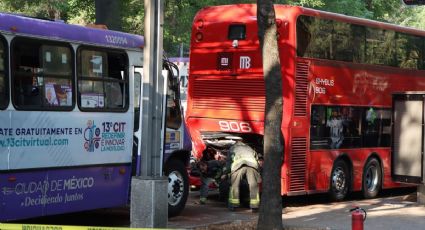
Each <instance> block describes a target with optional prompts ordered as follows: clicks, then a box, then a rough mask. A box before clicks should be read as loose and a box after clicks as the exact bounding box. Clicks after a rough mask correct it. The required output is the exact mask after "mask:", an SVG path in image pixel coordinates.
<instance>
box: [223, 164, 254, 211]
mask: <svg viewBox="0 0 425 230" xmlns="http://www.w3.org/2000/svg"><path fill="white" fill-rule="evenodd" d="M244 176H246V179H247V180H248V184H249V197H250V200H249V206H250V207H251V208H258V207H259V205H260V195H259V191H258V183H259V182H260V181H261V179H260V174H259V173H258V171H257V170H256V169H254V168H251V167H247V166H244V167H242V168H240V169H238V170H236V171H235V172H232V173H231V176H230V192H229V206H231V207H239V205H240V201H239V187H240V184H241V181H242V179H243V177H244Z"/></svg>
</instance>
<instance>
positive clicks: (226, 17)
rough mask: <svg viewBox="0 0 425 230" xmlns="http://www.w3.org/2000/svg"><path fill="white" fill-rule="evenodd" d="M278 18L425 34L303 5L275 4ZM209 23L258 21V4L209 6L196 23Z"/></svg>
mask: <svg viewBox="0 0 425 230" xmlns="http://www.w3.org/2000/svg"><path fill="white" fill-rule="evenodd" d="M274 7H275V11H276V19H281V20H282V19H283V20H288V19H289V18H291V17H294V16H295V17H297V16H298V15H300V14H303V15H309V16H315V17H321V18H327V19H333V20H338V21H343V22H349V23H353V24H358V25H364V26H370V27H377V28H381V29H387V30H394V31H398V32H404V33H409V34H415V35H418V36H425V31H423V30H419V29H416V28H412V27H405V26H399V25H396V24H391V23H386V22H380V21H375V20H370V19H364V18H358V17H353V16H347V15H343V14H338V13H332V12H326V11H321V10H316V9H311V8H305V7H301V6H290V5H281V4H275V5H274ZM205 19H207V21H208V22H209V23H221V22H225V23H238V22H239V23H240V22H242V23H244V22H245V23H246V22H256V21H257V5H256V4H233V5H221V6H208V7H205V8H203V9H201V10H200V11H198V13H197V14H196V15H195V18H194V25H193V26H195V27H196V26H198V25H197V22H198V21H199V20H201V21H202V20H205Z"/></svg>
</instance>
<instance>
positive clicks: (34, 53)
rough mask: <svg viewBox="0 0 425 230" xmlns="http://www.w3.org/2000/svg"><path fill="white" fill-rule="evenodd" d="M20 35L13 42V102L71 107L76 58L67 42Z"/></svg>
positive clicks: (34, 107)
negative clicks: (73, 70) (54, 41)
mask: <svg viewBox="0 0 425 230" xmlns="http://www.w3.org/2000/svg"><path fill="white" fill-rule="evenodd" d="M45 43H47V42H45V41H42V40H35V39H28V38H16V39H14V40H13V42H12V49H11V50H12V65H13V66H12V85H13V103H14V105H15V106H16V108H17V109H25V110H28V109H29V110H58V109H59V110H71V109H72V106H73V93H72V89H73V80H72V79H73V78H72V67H73V61H72V60H73V58H72V53H71V48H70V47H69V46H68V45H67V44H62V43H51V42H48V43H47V44H45Z"/></svg>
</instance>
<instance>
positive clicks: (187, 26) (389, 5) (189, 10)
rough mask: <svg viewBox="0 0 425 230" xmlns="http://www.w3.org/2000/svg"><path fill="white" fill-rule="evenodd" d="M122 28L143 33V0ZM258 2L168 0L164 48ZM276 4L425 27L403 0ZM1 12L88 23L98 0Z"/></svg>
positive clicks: (34, 3)
mask: <svg viewBox="0 0 425 230" xmlns="http://www.w3.org/2000/svg"><path fill="white" fill-rule="evenodd" d="M120 2H121V16H122V19H121V25H122V30H123V31H125V32H129V33H135V34H143V25H144V23H143V18H144V13H143V1H142V0H121V1H120ZM237 3H253V4H255V3H256V0H202V1H198V0H164V5H165V10H164V12H165V15H164V49H165V51H166V53H168V55H169V56H175V55H179V53H180V49H181V47H182V46H183V47H184V51H185V52H183V55H185V56H187V52H188V47H189V41H190V32H191V28H192V27H191V24H192V20H193V18H194V16H195V14H196V12H197V11H198V10H200V9H201V8H203V7H206V6H212V5H223V4H237ZM274 3H275V4H291V5H300V6H305V7H310V8H315V9H320V10H324V11H330V12H335V13H342V14H346V15H351V16H356V17H362V18H368V19H374V20H380V21H385V22H390V23H395V24H400V25H404V26H412V27H417V28H421V29H425V23H424V22H425V17H424V16H425V8H424V7H419V6H418V7H406V6H404V5H403V3H402V2H401V1H388V0H339V1H335V0H275V1H274ZM0 11H1V12H12V13H19V14H25V15H28V16H33V17H43V18H50V19H61V20H64V21H65V22H67V23H72V24H80V25H86V24H89V23H94V22H95V0H31V1H28V0H2V1H0Z"/></svg>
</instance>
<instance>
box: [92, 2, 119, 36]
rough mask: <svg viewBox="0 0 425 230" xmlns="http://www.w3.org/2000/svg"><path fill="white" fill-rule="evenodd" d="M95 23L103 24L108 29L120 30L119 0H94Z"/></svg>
mask: <svg viewBox="0 0 425 230" xmlns="http://www.w3.org/2000/svg"><path fill="white" fill-rule="evenodd" d="M95 8H96V24H103V25H106V26H107V27H108V29H110V30H118V31H121V30H122V25H121V1H120V0H95Z"/></svg>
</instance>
